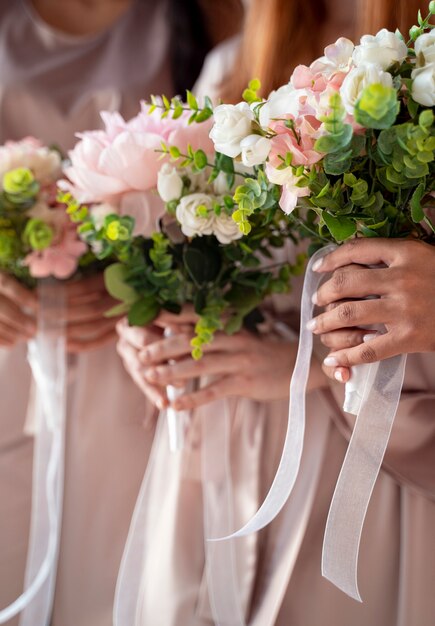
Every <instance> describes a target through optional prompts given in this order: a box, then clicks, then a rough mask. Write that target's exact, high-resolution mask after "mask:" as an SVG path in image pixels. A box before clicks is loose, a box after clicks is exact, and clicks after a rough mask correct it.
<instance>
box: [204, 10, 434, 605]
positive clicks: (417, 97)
mask: <svg viewBox="0 0 435 626" xmlns="http://www.w3.org/2000/svg"><path fill="white" fill-rule="evenodd" d="M434 14H435V2H431V3H430V5H429V15H428V16H427V17H426V18H425V19H423V18H422V16H421V14H419V16H418V25H416V26H414V27H413V28H412V29H411V31H410V33H409V40H408V41H405V39H404V37H403V36H402V35H401V33H399V32H396V33H392V32H389V31H387V30H385V29H383V30H381V31H380V32H379V33H377V34H376V35H375V36H372V35H365V36H363V37H362V39H361V42H360V45H357V46H355V45H354V44H353V42H351V41H350V40H348V39H345V38H340V39H338V40H337V41H336V43H335V44H332V45H330V46H328V47H327V48H326V49H325V55H324V56H323V57H321V58H319V59H317V60H316V61H314V62H313V63H312V64H311V65H310V66H309V67H307V66H298V67H297V68H296V69H295V70H294V72H293V75H292V77H291V79H290V82H289V83H288V84H287V85H284V86H282V87H280V88H279V89H278V90H277V91H275V92H272V93H271V94H270V95H269V97H268V98H267V99H266V100H263V99H261V98H259V97H258V88H259V84H258V81H255V80H254V81H252V82H251V83H250V85H249V87H248V89H247V90H246V91H245V93H244V101H243V102H241V103H239V104H236V105H225V104H222V105H220V106H218V107H217V108H216V109H215V110H214V113H213V116H214V125H213V128H212V130H211V133H210V136H211V138H212V140H213V142H214V144H215V148H216V150H217V151H219V153H221V154H224V155H226V156H228V157H231V158H232V159H236V161H237V160H242V161H246V160H249V163H250V165H252V166H254V171H253V174H252V175H251V176H250V177H247V178H246V179H245V181H244V182H243V184H242V185H241V186H239V187H238V188H237V189H236V192H235V195H234V200H235V201H236V203H237V209H236V210H235V211H234V213H233V219H234V220H235V221H236V222H237V223H238V225H239V227H240V229H241V231H242V232H243V233H245V234H247V233H249V232H250V230H251V228H255V223H256V220H257V219H258V215H259V214H260V215H261V214H264V213H265V212H267V211H268V205H267V204H266V205H264V204H263V202H266V196H265V195H263V192H265V190H266V189H267V190H268V193H271V191H272V189H271V185H272V186H275V191H276V190H278V195H279V205H280V207H281V209H282V211H283V214H285V215H286V216H287V219H288V223H289V225H293V228H294V231H295V232H296V231H299V232H300V233H301V234H302V233H303V234H304V235H305V236H308V237H309V238H310V240H311V250H310V251H309V252H310V253H314V252H315V250H316V248H320V250H319V251H318V252H317V253H316V254H314V256H313V257H312V259H311V261H310V264H309V266H308V269H307V273H306V278H305V287H304V293H303V296H302V314H301V315H302V320H301V336H300V343H299V354H298V359H297V362H296V367H295V371H294V374H293V379H292V385H291V390H290V412H289V429H288V434H287V438H286V442H285V446H284V451H283V457H282V460H281V464H280V467H279V469H278V472H277V475H276V477H275V480H274V483H273V485H272V488H271V491H270V492H269V494H268V496H267V498H266V500H265V502H264V504H263V505H262V507H261V508H260V510H259V511H258V513H257V514H256V515H255V516H254V518H253V519H252V520H251V521H250V522H248V524H247V525H246V526H245V527H244V528H243V529H241V530H240V531H238V533H235V535H237V536H240V535H243V534H247V533H248V532H253V531H256V530H259V529H260V528H262V527H263V526H264V525H265V524H267V523H268V522H269V521H271V520H272V519H273V518H274V517H275V516H276V515H277V514H278V512H279V511H280V509H281V508H282V506H283V505H284V504H285V502H286V500H287V498H288V496H289V494H290V493H291V490H292V488H293V485H294V483H295V480H296V476H297V473H298V469H299V463H300V458H301V454H302V446H303V432H304V419H305V416H304V400H303V396H304V393H305V386H306V380H307V377H308V367H309V359H307V355H310V354H311V349H312V337H311V333H310V332H309V331H308V330H307V328H306V323H307V322H308V320H309V319H310V318H311V316H312V310H313V305H312V299H313V297H314V295H315V292H316V289H317V287H318V285H319V280H320V276H319V275H316V273H315V272H314V273H313V272H312V268H313V265H314V263H317V264H319V263H320V262H321V259H322V255H324V254H325V253H326V252H328V251H330V249H331V248H330V247H329V246H328V247H326V248H325V247H324V246H325V244H328V243H330V242H333V244H334V245H335V244H340V243H342V242H344V241H346V240H349V239H351V238H355V237H395V238H397V237H402V238H404V237H406V238H416V239H420V240H423V241H425V242H427V243H432V244H434V243H435V224H434V222H433V221H432V219H433V213H431V209H432V208H433V194H434V191H435V162H434V155H435V123H434V122H435V117H434V112H433V107H434V105H435V33H434V31H433V30H432V29H433V26H432V25H431V24H430V19H431V16H433V15H434ZM381 332H382V329H381ZM405 360H406V355H399V356H398V357H393V358H391V359H387V360H385V361H382V362H381V363H379V362H378V363H374V364H371V365H369V366H358V367H357V368H356V371H355V372H354V373H353V376H352V380H351V381H350V382H351V383H352V384H353V389H348V390H347V391H351V392H352V394H351V398H352V403H351V404H352V406H351V407H349V406H348V405H346V404H345V406H346V410H348V411H350V412H352V413H356V414H358V417H357V422H356V426H355V429H354V433H353V436H352V440H351V442H350V445H349V450H348V453H347V455H346V459H345V461H344V464H343V468H342V471H341V473H340V477H339V479H338V482H337V486H336V490H335V493H334V498H333V501H332V503H331V508H330V513H329V517H328V522H327V529H326V533H325V540H324V550H323V561H322V572H323V574H324V575H325V576H326V577H327V578H329V579H330V580H331V581H332V582H334V584H336V585H337V586H339V587H340V588H341V589H343V590H344V591H345V592H346V593H348V594H349V595H350V596H352V597H354V598H356V599H358V600H360V599H361V598H360V595H359V591H358V586H357V575H356V568H357V560H358V550H359V540H360V536H361V531H362V525H363V522H364V517H365V513H366V510H367V507H368V503H369V500H370V496H371V492H372V489H373V485H374V483H375V481H376V477H377V475H378V472H379V469H380V466H381V463H382V459H383V455H384V452H385V449H386V446H387V443H388V438H389V434H390V432H391V427H392V424H393V420H394V416H395V412H396V408H397V404H398V401H399V398H400V392H401V387H402V381H403V373H404V367H405ZM349 519H351V520H353V523H349Z"/></svg>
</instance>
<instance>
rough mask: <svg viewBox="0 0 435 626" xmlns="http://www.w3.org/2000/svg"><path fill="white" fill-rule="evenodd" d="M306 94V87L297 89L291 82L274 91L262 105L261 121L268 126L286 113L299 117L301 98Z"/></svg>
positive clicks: (264, 126)
mask: <svg viewBox="0 0 435 626" xmlns="http://www.w3.org/2000/svg"><path fill="white" fill-rule="evenodd" d="M304 95H306V90H305V89H296V88H295V87H293V85H292V84H291V83H288V84H287V85H283V86H282V87H280V88H279V89H277V90H276V91H272V92H271V93H270V94H269V96H268V97H267V100H266V102H265V103H264V104H263V105H262V106H261V107H260V115H259V121H260V124H261V126H262V127H263V128H267V127H268V126H269V124H270V122H271V121H272V120H274V119H277V118H281V117H283V116H284V115H292V116H293V117H297V116H298V113H299V109H300V98H301V97H302V96H304Z"/></svg>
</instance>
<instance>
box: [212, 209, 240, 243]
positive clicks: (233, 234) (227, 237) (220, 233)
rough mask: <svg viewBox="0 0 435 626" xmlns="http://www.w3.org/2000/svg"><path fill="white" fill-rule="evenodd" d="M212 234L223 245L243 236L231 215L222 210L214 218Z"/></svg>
mask: <svg viewBox="0 0 435 626" xmlns="http://www.w3.org/2000/svg"><path fill="white" fill-rule="evenodd" d="M213 235H214V236H215V237H216V239H217V240H218V241H219V242H220V243H223V244H224V245H225V244H229V243H231V242H232V241H235V240H236V239H240V237H243V233H242V232H241V231H240V228H239V227H238V225H237V224H236V222H235V221H234V220H233V218H232V217H231V215H227V214H226V213H225V212H224V211H222V213H221V214H220V215H217V216H216V217H215V219H214V222H213Z"/></svg>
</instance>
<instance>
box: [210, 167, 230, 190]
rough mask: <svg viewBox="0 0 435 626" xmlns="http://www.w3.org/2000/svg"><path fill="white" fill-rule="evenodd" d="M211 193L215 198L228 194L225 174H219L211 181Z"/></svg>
mask: <svg viewBox="0 0 435 626" xmlns="http://www.w3.org/2000/svg"><path fill="white" fill-rule="evenodd" d="M213 191H214V192H215V194H216V195H217V196H223V195H224V194H226V193H229V192H230V191H231V189H230V188H229V186H228V180H227V175H226V174H225V172H219V174H218V175H217V177H216V178H215V179H214V181H213Z"/></svg>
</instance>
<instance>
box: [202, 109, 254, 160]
mask: <svg viewBox="0 0 435 626" xmlns="http://www.w3.org/2000/svg"><path fill="white" fill-rule="evenodd" d="M253 119H254V114H253V112H252V111H251V109H250V107H249V105H248V104H247V103H246V102H240V103H239V104H236V105H233V104H221V105H219V106H218V107H216V108H215V110H214V124H213V127H212V129H211V131H210V139H211V140H212V141H213V143H214V145H215V148H216V151H217V152H221V153H222V154H225V155H226V156H229V157H232V158H233V159H234V158H235V157H237V156H239V154H240V152H241V148H240V142H241V141H242V139H244V138H245V137H247V136H248V135H250V134H251V122H252V120H253Z"/></svg>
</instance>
